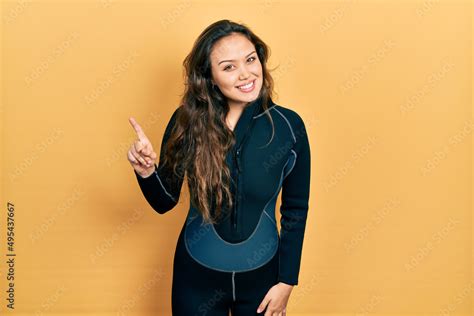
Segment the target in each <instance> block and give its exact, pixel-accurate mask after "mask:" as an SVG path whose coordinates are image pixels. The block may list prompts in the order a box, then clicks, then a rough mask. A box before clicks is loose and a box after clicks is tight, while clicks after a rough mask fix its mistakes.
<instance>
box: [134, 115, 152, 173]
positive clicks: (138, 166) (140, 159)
mask: <svg viewBox="0 0 474 316" xmlns="http://www.w3.org/2000/svg"><path fill="white" fill-rule="evenodd" d="M128 121H129V122H130V124H131V125H132V127H133V129H134V130H135V132H136V134H137V139H136V140H135V141H134V142H133V144H132V145H131V146H130V149H129V150H128V153H127V158H128V161H129V162H130V164H131V165H132V167H133V168H134V169H135V170H136V172H137V173H138V174H139V175H140V176H142V177H144V178H146V177H148V176H150V175H151V174H152V173H153V172H154V171H155V163H156V158H157V154H156V153H155V151H154V150H153V146H152V145H151V142H150V140H149V139H148V137H146V135H145V132H143V129H142V128H141V126H140V125H139V124H138V123H137V121H135V119H134V118H133V117H130V118H129V119H128Z"/></svg>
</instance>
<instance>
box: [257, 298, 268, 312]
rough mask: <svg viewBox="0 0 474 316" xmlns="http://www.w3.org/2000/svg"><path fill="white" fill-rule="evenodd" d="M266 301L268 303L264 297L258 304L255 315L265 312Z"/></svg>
mask: <svg viewBox="0 0 474 316" xmlns="http://www.w3.org/2000/svg"><path fill="white" fill-rule="evenodd" d="M268 301H269V299H268V297H267V296H265V297H264V298H263V301H262V302H261V303H260V305H259V306H258V309H257V313H261V312H263V311H264V310H265V307H266V306H267V304H268ZM267 312H268V311H267ZM268 315H269V314H268ZM268 315H267V313H265V316H268Z"/></svg>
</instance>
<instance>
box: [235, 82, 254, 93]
mask: <svg viewBox="0 0 474 316" xmlns="http://www.w3.org/2000/svg"><path fill="white" fill-rule="evenodd" d="M255 80H256V79H254V80H253V81H252V82H250V83H248V84H246V85H242V86H237V88H238V89H239V90H240V91H243V92H250V91H252V90H253V88H254V87H255Z"/></svg>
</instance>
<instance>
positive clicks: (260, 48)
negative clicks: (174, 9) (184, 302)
mask: <svg viewBox="0 0 474 316" xmlns="http://www.w3.org/2000/svg"><path fill="white" fill-rule="evenodd" d="M232 33H241V34H243V35H245V36H246V37H247V38H248V39H249V40H250V41H251V42H252V43H253V44H254V46H255V49H256V53H257V55H258V58H259V60H260V63H261V65H262V74H263V84H262V89H261V91H260V94H259V98H262V108H263V110H264V111H265V113H266V114H267V117H268V118H269V120H270V122H271V124H272V128H273V131H272V139H273V132H274V126H273V121H272V118H271V115H270V114H269V111H266V110H267V109H268V105H269V100H270V99H271V98H272V96H273V78H272V77H271V76H270V70H268V69H267V65H266V64H267V61H268V58H269V57H270V49H269V47H268V46H267V45H266V44H265V43H264V42H263V41H262V40H261V39H260V38H259V37H258V36H257V35H255V34H254V33H253V32H252V31H251V30H250V29H249V28H248V27H247V26H246V25H245V24H239V23H236V22H232V21H230V20H220V21H217V22H214V23H213V24H211V25H209V26H208V27H207V28H206V29H205V30H204V31H203V32H202V33H201V34H200V35H199V37H198V38H197V39H196V41H195V42H194V45H193V48H192V50H191V52H190V53H189V54H188V55H187V56H186V58H185V59H184V61H183V66H184V81H185V89H184V93H183V95H182V97H181V100H180V106H179V109H178V110H179V111H178V112H177V115H176V123H175V125H174V127H173V128H172V131H171V134H170V137H169V139H168V142H167V144H166V145H165V147H164V150H165V154H164V157H163V158H164V161H163V162H164V164H168V165H170V166H172V168H173V172H174V174H175V175H177V176H179V177H184V172H185V171H186V172H187V179H188V180H187V181H188V187H189V189H190V199H191V203H192V204H193V205H194V206H195V207H196V208H197V209H198V211H199V212H200V213H201V214H202V217H203V219H204V221H205V222H207V223H215V222H216V220H217V218H219V217H220V216H221V213H222V210H223V209H226V207H225V206H224V205H225V203H226V202H227V207H229V208H231V207H232V205H233V202H232V193H231V190H230V185H229V183H230V181H232V178H231V174H230V170H229V167H228V166H227V164H226V161H225V159H226V155H227V152H228V151H229V150H230V149H231V148H232V147H233V146H234V144H235V142H236V141H235V135H234V132H233V131H232V130H231V129H229V128H228V126H227V124H226V123H225V118H226V116H227V113H228V112H229V105H228V103H227V98H226V97H225V96H224V94H222V92H221V91H220V90H219V89H218V88H217V86H216V87H213V84H212V81H211V78H212V77H211V59H210V54H211V50H212V48H213V45H214V44H215V43H216V42H217V41H218V40H219V39H221V38H223V37H225V36H229V35H231V34H232ZM272 71H273V69H272ZM270 142H271V140H270ZM212 209H214V210H215V216H212V213H211V210H212Z"/></svg>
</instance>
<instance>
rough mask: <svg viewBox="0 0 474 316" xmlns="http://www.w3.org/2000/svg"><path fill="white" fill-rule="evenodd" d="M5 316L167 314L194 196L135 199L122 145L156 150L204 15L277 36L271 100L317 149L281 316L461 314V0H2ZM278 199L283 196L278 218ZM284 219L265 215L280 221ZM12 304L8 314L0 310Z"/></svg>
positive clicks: (465, 97)
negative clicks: (10, 211) (163, 207)
mask: <svg viewBox="0 0 474 316" xmlns="http://www.w3.org/2000/svg"><path fill="white" fill-rule="evenodd" d="M1 10H2V41H1V44H2V50H1V53H2V57H3V58H2V68H1V74H2V90H1V93H2V104H1V108H0V110H1V112H0V113H1V118H2V121H1V122H2V124H1V128H2V135H3V137H2V143H1V146H2V147H1V156H2V169H1V176H2V178H1V180H2V191H1V193H2V196H1V204H2V213H1V214H2V215H1V216H0V224H1V231H0V245H1V246H0V249H2V253H1V256H2V258H3V259H2V260H1V262H2V263H1V264H0V271H1V275H0V280H1V281H0V289H1V295H0V296H1V300H0V302H1V305H0V312H1V313H2V314H7V315H8V312H9V311H8V310H7V308H6V300H5V299H6V296H7V294H6V292H5V291H6V290H7V280H6V276H5V273H6V272H7V268H8V266H7V264H6V263H5V262H6V254H7V250H6V234H7V233H6V229H5V228H6V225H7V203H8V202H10V203H13V204H14V214H15V217H14V219H15V248H14V253H16V257H15V260H16V262H15V310H14V312H13V313H14V314H15V315H16V314H18V315H20V314H22V313H24V314H25V315H46V314H49V313H59V314H60V315H65V314H66V313H72V314H74V313H75V314H78V315H79V314H87V313H89V314H91V315H102V314H103V315H106V314H110V315H112V314H113V315H119V314H121V315H171V311H170V308H171V304H170V303H171V280H172V279H171V277H172V260H173V255H174V249H175V245H176V240H177V237H178V234H179V231H180V229H181V226H182V224H183V221H184V218H185V216H186V212H187V207H188V203H189V195H188V193H187V192H186V191H187V186H186V185H184V186H183V192H182V197H181V200H180V204H179V205H178V206H177V207H176V208H175V209H174V210H172V211H171V212H169V213H167V214H166V215H164V216H160V215H159V214H157V213H155V212H154V211H153V210H152V209H151V207H150V206H149V205H148V204H147V202H146V201H145V199H144V197H143V196H142V194H141V191H140V189H139V186H138V183H137V182H136V179H135V176H134V173H133V170H132V167H131V166H130V164H129V163H128V161H127V159H126V152H127V150H128V147H129V145H130V144H131V142H132V141H133V139H134V136H135V135H134V132H133V129H132V128H131V126H130V124H129V122H128V117H129V116H134V117H135V118H136V119H137V121H138V122H139V123H140V124H141V125H142V126H143V127H144V128H145V131H146V133H147V134H148V135H149V137H150V138H151V139H152V142H153V144H154V146H155V147H156V148H159V146H160V143H161V137H162V135H163V131H164V127H165V123H166V122H167V121H168V119H169V117H170V115H171V113H172V112H173V111H174V109H175V108H176V106H177V105H178V101H179V96H180V94H181V93H182V91H183V78H182V60H183V59H184V57H185V56H186V54H187V53H188V52H189V51H190V49H191V47H192V44H193V42H194V40H195V38H196V37H197V36H198V35H199V33H200V32H201V31H202V30H203V29H204V28H205V27H206V26H207V25H209V24H211V23H212V22H215V21H217V20H220V19H223V18H228V19H231V20H234V21H237V22H243V23H246V24H247V25H248V26H250V27H251V28H252V29H253V30H254V31H255V32H256V33H257V34H258V35H259V36H260V37H261V38H262V39H263V40H264V41H266V43H267V44H268V45H269V46H270V47H271V52H272V55H271V59H270V67H276V66H279V68H278V69H277V70H275V71H274V72H273V76H274V79H275V81H276V91H277V93H278V95H277V97H276V99H275V101H276V103H278V104H280V105H283V106H285V107H289V108H291V109H294V110H295V111H297V112H298V113H299V114H300V115H301V116H302V117H303V119H304V121H305V123H306V126H307V129H308V132H309V138H310V142H311V153H312V175H311V176H312V178H311V180H312V182H311V200H310V210H309V217H308V223H307V230H306V235H305V242H304V249H303V257H302V264H301V272H300V284H299V285H298V286H296V287H295V288H294V290H293V293H292V295H291V297H290V303H289V306H288V315H291V316H296V315H320V314H324V313H333V314H341V315H342V314H347V315H369V314H370V315H388V314H390V313H392V314H397V315H429V314H433V315H455V314H459V315H472V313H473V307H472V297H473V276H472V259H473V258H472V237H473V235H472V213H471V205H472V204H471V203H472V196H473V191H472V182H471V181H472V175H473V174H472V152H471V150H472V139H473V138H472V130H473V128H474V123H473V117H472V103H471V102H472V99H471V98H472V95H471V93H472V55H471V54H472V24H471V23H472V22H471V20H472V3H471V2H469V1H454V0H453V1H448V0H444V1H442V0H439V1H435V0H433V1H429V0H426V1H402V0H400V1H367V0H359V1H288V0H285V1H283V0H280V1H278V0H276V1H271V0H267V1H191V0H184V1H115V0H108V1H106V0H104V1H74V2H73V1H39V0H38V1H26V0H23V1H21V0H18V1H2V6H1ZM279 205H280V202H278V205H277V210H278V209H279ZM279 215H280V214H279V212H278V211H277V216H278V217H279ZM10 313H11V311H10Z"/></svg>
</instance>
